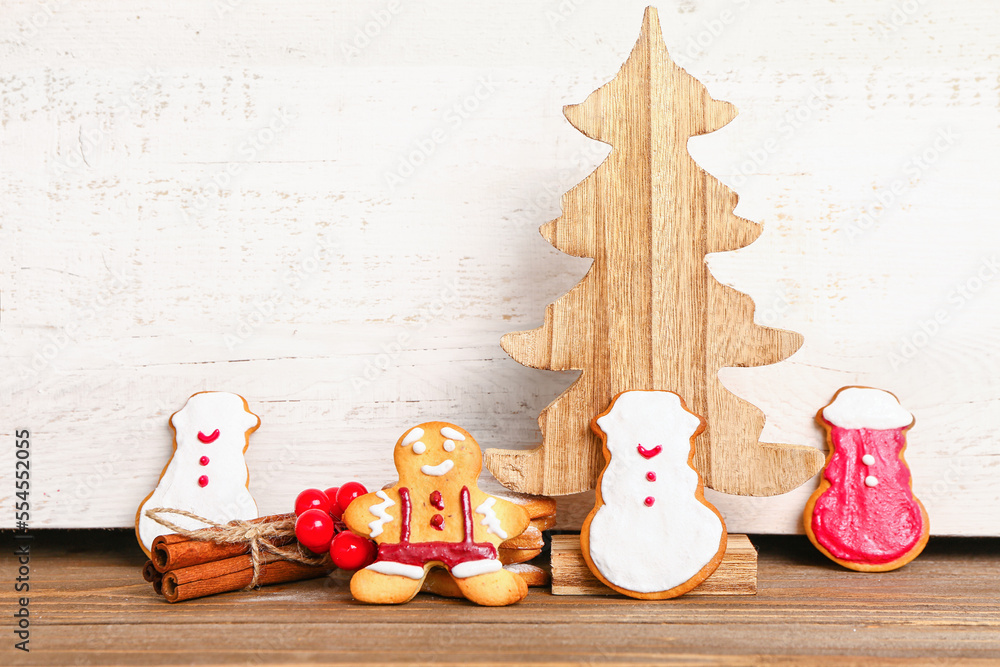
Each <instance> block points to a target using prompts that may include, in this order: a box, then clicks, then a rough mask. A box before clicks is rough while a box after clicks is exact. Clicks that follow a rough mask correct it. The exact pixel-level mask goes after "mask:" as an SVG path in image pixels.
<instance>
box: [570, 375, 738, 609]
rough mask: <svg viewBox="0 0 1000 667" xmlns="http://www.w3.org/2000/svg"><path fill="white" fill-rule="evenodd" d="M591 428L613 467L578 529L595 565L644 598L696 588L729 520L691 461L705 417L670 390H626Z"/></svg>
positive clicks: (609, 581)
mask: <svg viewBox="0 0 1000 667" xmlns="http://www.w3.org/2000/svg"><path fill="white" fill-rule="evenodd" d="M591 428H592V429H593V430H594V431H595V432H596V433H597V434H598V435H599V436H600V437H601V440H603V442H604V457H605V459H606V461H607V465H606V467H605V468H604V470H603V471H602V472H601V476H600V478H599V479H598V481H597V502H596V504H595V506H594V509H593V510H592V511H591V513H590V514H589V515H588V516H587V519H586V520H585V521H584V524H583V530H582V531H581V533H580V544H581V547H582V552H583V557H584V560H585V561H586V562H587V566H588V567H589V568H590V571H591V572H593V573H594V576H596V577H597V578H598V579H600V580H601V581H602V582H603V583H605V584H606V585H608V586H610V587H611V588H613V589H614V590H616V591H618V592H619V593H623V594H625V595H628V596H630V597H634V598H639V599H643V600H664V599H667V598H673V597H677V596H678V595H683V594H684V593H686V592H688V591H690V590H691V589H693V588H694V587H695V586H697V585H698V584H700V583H701V582H702V581H704V580H705V579H707V578H708V576H709V575H711V574H712V573H713V572H714V571H715V569H716V568H717V567H718V566H719V563H720V562H721V561H722V556H723V554H724V553H725V551H726V525H725V522H724V521H723V520H722V516H721V515H720V514H719V512H718V510H716V509H715V507H713V506H712V505H711V504H710V503H709V502H708V501H707V500H705V494H704V485H703V484H702V480H701V476H700V475H699V474H698V472H697V471H696V470H695V469H694V467H693V466H692V464H691V462H692V459H693V458H694V438H695V436H697V435H698V434H699V433H701V432H702V431H703V430H704V429H705V422H704V421H703V420H702V419H701V418H700V417H699V416H698V415H696V414H694V413H692V412H691V411H689V410H688V409H687V407H686V406H685V405H684V401H683V400H681V397H680V396H678V395H677V394H675V393H673V392H671V391H624V392H622V393H620V394H618V395H617V396H615V397H614V399H613V400H612V401H611V406H610V407H609V408H608V410H607V412H605V413H603V414H600V415H598V416H597V417H595V418H594V419H593V421H592V422H591Z"/></svg>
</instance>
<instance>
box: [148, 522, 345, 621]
mask: <svg viewBox="0 0 1000 667" xmlns="http://www.w3.org/2000/svg"><path fill="white" fill-rule="evenodd" d="M241 526H242V528H241ZM253 526H261V527H262V530H261V531H250V530H248V528H249V527H253ZM241 531H243V532H241ZM251 532H252V533H255V536H254V537H252V538H250V537H249V535H250V533H251ZM233 533H235V536H234V535H233ZM244 536H246V537H244ZM244 540H245V541H244ZM295 542H296V540H295V514H274V515H271V516H265V517H260V518H259V519H253V520H250V521H244V522H237V523H235V524H227V525H225V526H217V527H209V528H202V529H199V530H193V531H185V532H184V534H180V533H172V534H169V535H160V536H159V537H157V538H156V539H155V540H153V544H152V548H151V549H150V555H151V559H150V560H148V561H147V562H146V564H145V566H144V567H143V569H142V576H143V579H145V580H146V581H148V582H150V583H152V584H153V591H154V592H155V593H156V594H157V595H163V597H164V598H165V599H166V600H167V601H168V602H182V601H184V600H191V599H194V598H199V597H204V596H206V595H215V594H217V593H228V592H230V591H238V590H242V589H245V588H248V587H250V586H251V585H253V586H266V585H268V584H280V583H286V582H290V581H300V580H303V579H315V578H318V577H323V576H326V575H327V574H329V573H330V572H332V571H333V570H334V569H336V568H335V567H334V565H333V563H332V562H331V561H330V557H329V555H326V556H323V557H322V558H321V557H319V556H316V557H309V556H307V555H306V554H303V553H297V552H296V551H295V550H294V549H292V550H291V551H289V549H283V550H281V549H280V548H281V547H288V546H289V545H293V544H295ZM252 544H256V545H258V548H257V550H256V551H254V549H253V548H252V546H251V545H252ZM270 547H276V548H278V549H279V550H281V552H282V553H272V552H271V551H268V548H270ZM255 555H256V557H257V558H258V561H257V568H256V576H255V567H254V560H253V559H254V556H255ZM289 559H291V560H289ZM298 561H304V562H298Z"/></svg>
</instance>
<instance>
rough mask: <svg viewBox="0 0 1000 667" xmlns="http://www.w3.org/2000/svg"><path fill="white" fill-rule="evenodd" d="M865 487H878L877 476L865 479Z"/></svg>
mask: <svg viewBox="0 0 1000 667" xmlns="http://www.w3.org/2000/svg"><path fill="white" fill-rule="evenodd" d="M865 486H878V477H876V476H875V475H868V476H867V477H865Z"/></svg>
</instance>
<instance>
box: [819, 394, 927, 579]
mask: <svg viewBox="0 0 1000 667" xmlns="http://www.w3.org/2000/svg"><path fill="white" fill-rule="evenodd" d="M816 420H817V421H818V422H819V423H820V425H821V426H823V428H824V429H825V430H826V434H827V442H828V443H829V454H828V455H827V459H826V466H825V467H824V468H823V476H822V479H821V481H820V485H819V488H818V489H816V491H815V492H814V493H813V494H812V496H811V497H810V498H809V502H808V503H807V504H806V509H805V514H804V519H805V529H806V535H808V536H809V539H810V540H811V541H812V543H813V544H814V545H816V548H817V549H819V550H820V551H821V552H823V554H824V555H826V556H827V557H828V558H830V559H831V560H833V561H835V562H837V563H839V564H841V565H843V566H844V567H847V568H850V569H852V570H858V571H861V572H886V571H888V570H895V569H896V568H899V567H902V566H903V565H906V564H907V563H909V562H910V561H911V560H913V559H914V558H916V557H917V556H918V555H919V554H920V552H921V551H923V549H924V547H925V546H926V545H927V539H928V536H929V534H930V522H929V519H928V517H927V510H925V509H924V506H923V504H922V503H921V502H920V501H919V500H918V499H917V497H916V496H914V495H913V490H912V488H911V486H912V479H911V477H910V468H909V466H907V464H906V460H905V459H904V458H903V450H905V449H906V432H907V431H909V430H910V428H911V427H912V426H913V424H914V419H913V415H911V414H910V413H909V412H907V411H906V410H904V409H903V408H902V406H900V404H899V400H898V399H897V398H896V397H895V396H894V395H893V394H890V393H889V392H887V391H883V390H881V389H873V388H871V387H844V388H842V389H840V390H839V391H838V392H837V394H836V395H835V396H834V397H833V401H831V402H830V404H829V405H827V406H826V407H824V408H823V409H822V410H820V411H819V413H818V414H817V415H816Z"/></svg>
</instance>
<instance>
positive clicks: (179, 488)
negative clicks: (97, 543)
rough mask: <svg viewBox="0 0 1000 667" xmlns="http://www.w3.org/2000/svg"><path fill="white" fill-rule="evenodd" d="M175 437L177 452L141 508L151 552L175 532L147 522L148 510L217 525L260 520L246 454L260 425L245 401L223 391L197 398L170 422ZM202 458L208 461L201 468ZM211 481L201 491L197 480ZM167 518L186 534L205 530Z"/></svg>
mask: <svg viewBox="0 0 1000 667" xmlns="http://www.w3.org/2000/svg"><path fill="white" fill-rule="evenodd" d="M170 424H171V425H172V426H173V427H174V430H175V431H176V436H175V442H176V443H177V450H176V451H175V452H174V456H173V458H172V459H170V463H168V464H167V467H166V469H165V470H164V471H163V476H162V477H161V478H160V481H159V484H157V486H156V489H155V490H154V491H153V494H152V495H151V496H150V497H149V498H147V499H146V500H145V501H143V503H142V505H140V507H139V517H138V529H139V530H138V535H139V541H140V542H142V544H143V546H145V547H146V549H149V548H150V547H151V546H152V544H153V540H154V539H155V538H156V537H157V536H159V535H166V534H168V533H172V532H174V531H173V530H171V529H169V528H166V527H164V526H162V525H160V524H158V523H156V522H155V521H153V520H152V519H150V518H148V517H147V516H146V510H147V509H152V508H154V507H169V508H172V509H180V510H186V511H188V512H192V513H193V514H197V515H198V516H203V517H205V518H206V519H211V520H212V521H215V522H218V523H227V522H229V521H232V520H233V519H256V518H257V516H258V514H257V503H256V502H255V501H254V499H253V496H251V495H250V491H249V489H248V488H247V484H248V483H249V479H250V476H249V472H248V471H247V464H246V459H244V456H243V450H244V449H245V448H246V446H247V435H246V434H247V431H249V430H251V429H253V428H256V427H257V426H259V425H260V419H259V418H258V417H257V415H255V414H254V413H252V412H249V411H247V409H246V408H245V407H244V404H243V398H242V397H241V396H238V395H237V394H231V393H229V392H224V391H211V392H203V393H200V394H195V395H194V396H192V397H191V398H189V399H188V400H187V403H185V404H184V407H183V408H181V409H180V410H178V411H177V412H175V413H174V414H173V416H171V417H170ZM216 429H218V430H219V436H218V437H217V438H216V439H215V440H214V441H212V442H211V443H204V442H202V441H201V440H199V439H198V433H199V432H201V433H202V434H204V435H206V436H210V435H211V434H212V433H213V432H214V431H215V430H216ZM202 456H207V457H208V458H209V464H208V465H204V466H203V465H201V463H200V462H199V459H201V457H202ZM202 475H205V476H206V477H208V484H207V485H206V486H204V487H202V486H199V485H198V478H199V477H201V476H202ZM164 518H166V519H168V520H170V521H171V522H173V523H175V524H177V525H178V526H180V527H181V528H186V529H189V530H196V529H198V528H205V525H204V524H202V523H200V522H198V521H195V520H194V519H190V518H188V517H184V516H179V515H169V516H165V517H164Z"/></svg>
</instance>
